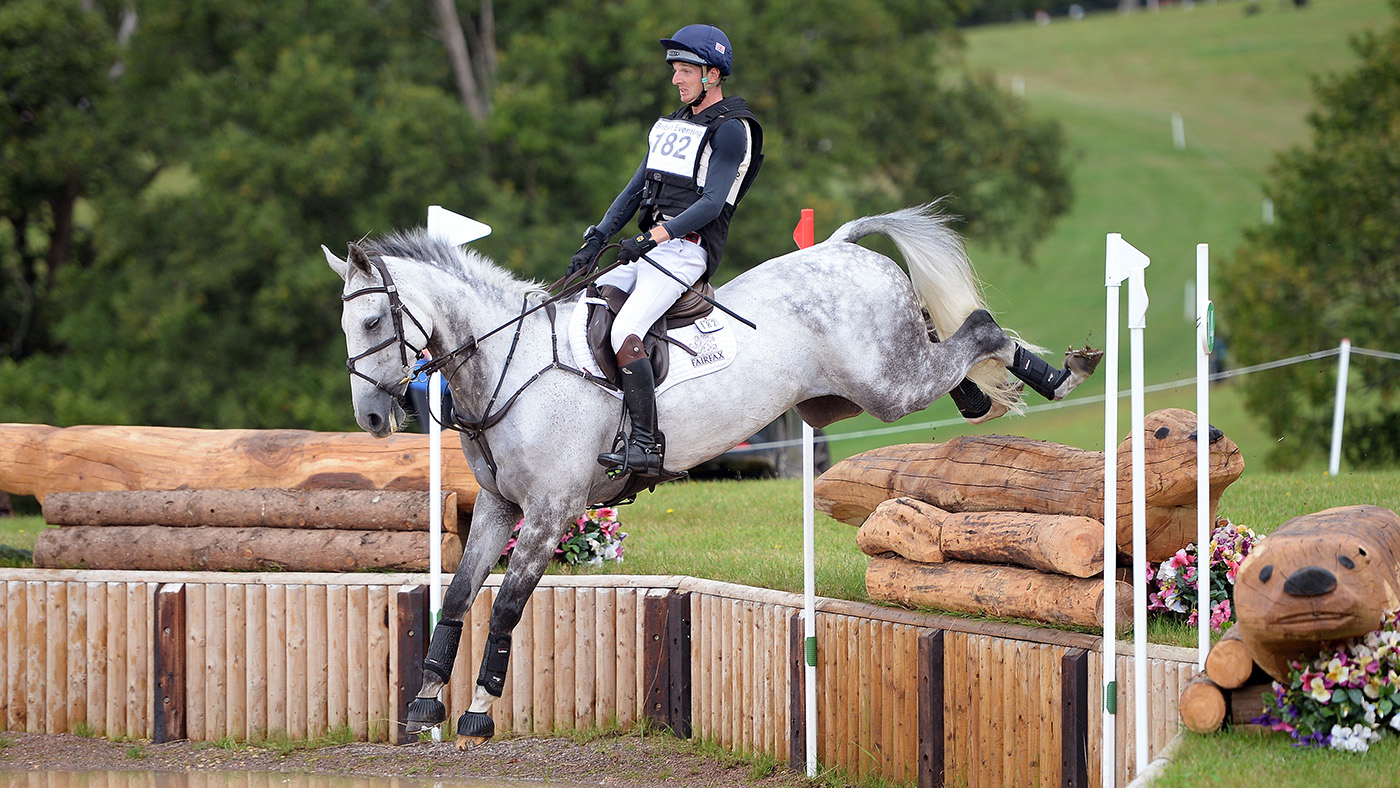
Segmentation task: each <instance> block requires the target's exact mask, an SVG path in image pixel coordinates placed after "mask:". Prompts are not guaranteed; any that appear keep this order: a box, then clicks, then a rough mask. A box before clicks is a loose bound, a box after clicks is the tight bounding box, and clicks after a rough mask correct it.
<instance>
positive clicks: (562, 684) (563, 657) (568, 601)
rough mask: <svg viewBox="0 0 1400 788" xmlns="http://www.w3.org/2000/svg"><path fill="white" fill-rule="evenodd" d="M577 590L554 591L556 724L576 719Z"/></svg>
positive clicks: (559, 589)
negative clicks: (575, 601)
mask: <svg viewBox="0 0 1400 788" xmlns="http://www.w3.org/2000/svg"><path fill="white" fill-rule="evenodd" d="M574 597H575V593H574V589H572V588H565V587H557V588H555V589H554V659H555V663H556V664H555V666H554V724H555V725H558V726H560V727H569V726H571V725H572V722H571V721H572V720H573V719H574V642H573V638H572V637H571V635H572V634H573V631H574Z"/></svg>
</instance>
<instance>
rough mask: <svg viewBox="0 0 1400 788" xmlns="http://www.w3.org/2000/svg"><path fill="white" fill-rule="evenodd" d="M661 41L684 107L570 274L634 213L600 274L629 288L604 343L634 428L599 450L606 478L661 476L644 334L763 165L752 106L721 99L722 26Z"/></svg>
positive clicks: (710, 255) (728, 57)
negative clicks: (631, 229)
mask: <svg viewBox="0 0 1400 788" xmlns="http://www.w3.org/2000/svg"><path fill="white" fill-rule="evenodd" d="M661 46H662V48H663V49H664V50H665V52H666V62H667V63H670V64H671V69H672V75H671V84H672V85H675V86H676V89H677V90H678V91H679V93H680V99H681V101H682V102H683V104H684V106H682V107H681V108H680V109H678V110H676V111H675V112H673V113H671V114H670V115H667V116H666V117H664V118H660V119H659V120H657V121H656V123H654V124H653V125H652V127H651V133H650V134H649V135H648V139H649V142H648V146H649V147H648V150H647V155H646V158H644V159H643V160H642V163H641V166H640V167H638V168H637V171H636V172H635V173H634V174H633V175H632V179H631V180H630V181H628V182H627V186H626V187H625V188H623V190H622V192H621V193H620V194H618V196H617V198H616V199H615V200H613V203H612V205H611V206H610V207H609V208H608V211H607V213H606V214H604V216H603V219H602V220H601V221H600V222H598V224H596V225H594V226H593V227H590V228H588V231H587V232H585V233H584V243H583V246H582V247H580V248H579V250H578V251H577V252H576V253H575V254H574V256H573V259H572V260H571V261H570V263H569V268H568V272H567V273H568V274H573V273H575V272H577V271H579V270H582V269H585V268H588V267H589V266H591V265H592V264H593V261H594V260H595V259H596V258H597V257H598V254H599V252H600V251H601V250H602V248H603V247H604V246H605V245H606V244H607V243H608V239H610V238H612V236H613V234H614V233H616V232H618V231H619V230H620V229H621V228H622V226H623V225H624V224H626V223H627V222H628V221H629V220H630V219H631V218H632V217H633V216H634V215H638V214H639V212H640V215H639V221H638V228H639V229H640V230H641V233H640V234H638V235H636V236H633V237H629V238H625V239H623V241H622V243H621V251H620V252H619V253H618V259H619V260H620V261H621V262H623V263H624V265H620V266H618V267H617V268H614V269H613V270H611V271H609V272H608V273H606V274H604V275H603V276H600V277H599V278H598V280H597V282H598V284H599V285H600V286H601V285H612V286H614V287H617V288H619V289H621V290H623V291H624V292H627V293H629V294H630V295H629V296H628V298H627V301H626V303H625V304H624V305H623V307H622V309H621V310H619V311H618V314H617V318H616V319H615V321H614V322H613V328H612V336H611V340H612V347H613V352H615V353H616V354H617V365H618V372H619V373H620V376H621V378H622V397H623V402H624V404H625V405H626V406H627V412H628V414H629V415H630V417H631V421H632V431H631V435H630V437H629V439H628V441H627V444H626V447H625V449H624V450H623V451H620V452H608V453H605V454H600V455H599V456H598V462H599V463H601V464H602V465H603V466H604V467H606V468H608V473H609V475H621V474H623V473H626V472H629V471H630V472H633V473H636V474H639V475H642V476H658V475H660V474H661V467H662V456H661V454H662V447H661V441H660V440H659V432H658V430H657V429H656V383H655V380H654V379H653V375H652V367H651V360H650V359H649V358H647V353H646V349H645V348H644V347H643V345H642V339H641V338H642V337H643V336H645V334H646V332H647V329H648V328H650V327H651V325H652V324H653V323H655V322H656V320H657V319H658V318H660V317H661V315H662V314H664V313H665V312H666V310H667V309H669V308H670V307H671V305H672V304H674V303H675V302H676V299H677V298H679V297H680V295H681V294H682V293H684V292H685V290H686V287H687V286H688V285H694V284H696V283H697V282H701V283H703V282H706V281H708V280H709V278H710V277H711V276H713V275H714V273H715V269H716V268H718V267H719V261H720V258H721V257H722V256H723V254H724V242H725V238H726V236H727V235H728V232H729V222H730V219H731V218H732V217H733V215H734V208H735V206H737V205H738V204H739V200H740V199H741V198H742V197H743V196H744V193H745V192H746V191H748V188H749V186H750V185H751V184H752V183H753V179H754V176H755V175H757V174H758V170H759V166H760V165H761V164H762V162H763V132H762V129H760V127H759V125H758V120H757V119H756V118H755V117H754V114H753V111H752V110H750V109H749V106H748V104H746V103H745V102H744V100H743V99H742V98H740V97H738V96H734V97H731V98H725V96H724V85H723V82H724V79H725V78H726V77H728V76H729V73H730V69H731V67H732V65H733V52H732V50H731V48H730V46H729V38H728V37H727V36H726V35H725V34H724V31H722V30H720V29H719V28H718V27H715V26H714V25H686V26H685V27H683V28H681V29H680V30H679V31H677V32H676V34H675V35H674V36H672V37H671V38H663V39H661ZM643 255H645V256H646V258H647V259H646V260H642V259H641V258H642V257H643ZM658 269H664V270H658ZM668 273H669V275H668Z"/></svg>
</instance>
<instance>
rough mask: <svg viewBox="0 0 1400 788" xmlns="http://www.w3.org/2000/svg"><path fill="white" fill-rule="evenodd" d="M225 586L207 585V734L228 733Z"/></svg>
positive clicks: (211, 736) (213, 736) (204, 672)
mask: <svg viewBox="0 0 1400 788" xmlns="http://www.w3.org/2000/svg"><path fill="white" fill-rule="evenodd" d="M224 592H225V587H224V586H223V585H222V584H219V583H208V584H206V585H205V586H204V669H203V670H202V671H201V672H200V673H201V679H202V680H203V681H204V738H206V739H217V738H219V737H220V736H226V735H228V713H227V712H228V708H227V705H226V704H227V703H228V687H227V684H226V682H225V678H226V676H227V674H228V670H227V657H228V647H227V643H226V636H227V635H228V628H229V622H228V617H227V609H226V607H225V605H224Z"/></svg>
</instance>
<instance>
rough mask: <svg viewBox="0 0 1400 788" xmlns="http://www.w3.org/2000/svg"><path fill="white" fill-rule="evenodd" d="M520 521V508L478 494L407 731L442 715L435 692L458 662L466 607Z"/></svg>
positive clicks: (443, 717)
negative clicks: (459, 561) (469, 527)
mask: <svg viewBox="0 0 1400 788" xmlns="http://www.w3.org/2000/svg"><path fill="white" fill-rule="evenodd" d="M519 521H520V507H518V506H516V505H515V504H513V503H511V502H510V501H507V500H505V499H504V498H502V497H501V496H499V495H497V494H495V493H493V492H491V491H489V490H482V491H481V492H480V493H478V494H477V497H476V503H475V504H474V505H473V507H472V524H471V531H469V532H468V534H467V543H466V545H465V547H464V549H463V552H462V562H461V563H460V564H459V565H458V566H457V571H456V572H455V573H453V575H452V582H451V583H449V584H448V586H447V593H446V594H444V595H443V602H442V620H440V621H438V622H437V625H436V626H435V627H434V628H433V637H432V640H431V641H430V642H429V643H428V656H427V658H426V659H424V660H423V685H422V686H421V687H420V688H419V690H418V696H417V697H416V698H414V699H413V701H412V702H410V703H409V704H408V714H407V728H408V732H409V733H417V732H419V731H423V730H427V729H429V728H432V727H435V726H437V725H440V724H442V722H443V721H444V720H446V719H447V708H446V707H445V706H443V704H442V701H441V700H439V699H438V695H439V694H440V693H441V692H442V688H443V686H445V685H446V684H447V682H448V681H449V680H450V679H451V678H452V665H453V663H454V662H456V660H457V646H458V644H459V643H460V642H461V638H462V619H463V618H464V617H465V616H466V614H467V611H468V610H470V609H471V605H472V601H473V600H475V599H476V595H477V592H478V591H480V590H481V584H482V583H485V582H486V576H487V575H489V574H490V573H491V568H492V567H494V566H495V565H496V561H497V560H499V559H500V557H501V552H502V551H504V550H505V547H506V543H507V542H508V541H510V535H511V532H512V531H514V529H515V524H516V523H517V522H519Z"/></svg>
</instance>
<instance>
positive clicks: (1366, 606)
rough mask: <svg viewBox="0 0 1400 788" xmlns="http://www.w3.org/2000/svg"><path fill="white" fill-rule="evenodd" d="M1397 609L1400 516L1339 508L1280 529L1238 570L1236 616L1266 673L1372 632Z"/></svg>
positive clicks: (1279, 675) (1283, 671)
mask: <svg viewBox="0 0 1400 788" xmlns="http://www.w3.org/2000/svg"><path fill="white" fill-rule="evenodd" d="M1397 607H1400V516H1397V515H1396V514H1395V512H1392V511H1391V510H1389V509H1386V508H1383V507H1380V506H1339V507H1336V508H1333V509H1326V510H1324V511H1321V512H1317V513H1316V514H1305V515H1303V516H1301V517H1295V518H1293V519H1292V520H1289V521H1288V522H1286V523H1284V524H1283V525H1281V526H1279V527H1278V529H1277V530H1275V531H1274V532H1273V533H1271V534H1269V535H1268V537H1267V538H1266V539H1264V540H1263V541H1262V542H1260V543H1259V545H1258V546H1257V547H1255V548H1254V550H1253V551H1252V552H1251V553H1250V554H1249V556H1248V557H1247V558H1246V559H1245V560H1244V563H1243V564H1242V565H1241V566H1240V570H1239V574H1238V579H1237V581H1236V584H1235V614H1236V616H1237V617H1238V619H1239V630H1240V636H1241V638H1242V639H1243V640H1244V643H1245V646H1246V648H1247V649H1248V650H1249V654H1250V656H1251V657H1253V658H1254V661H1255V662H1256V663H1258V664H1259V666H1260V667H1262V668H1263V669H1264V670H1265V671H1266V672H1267V673H1268V674H1269V675H1270V676H1273V677H1274V678H1275V679H1277V680H1279V681H1287V680H1288V663H1289V662H1290V661H1291V660H1295V659H1299V658H1302V659H1311V658H1312V657H1313V656H1315V655H1316V654H1317V652H1318V651H1319V650H1322V649H1324V648H1325V647H1327V646H1328V644H1330V643H1333V642H1335V641H1338V640H1345V639H1347V638H1351V637H1356V636H1358V635H1363V634H1365V633H1367V632H1370V631H1371V630H1373V629H1376V628H1377V627H1378V626H1379V625H1380V622H1381V615H1382V614H1384V613H1385V612H1387V611H1390V610H1394V609H1396V608H1397Z"/></svg>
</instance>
